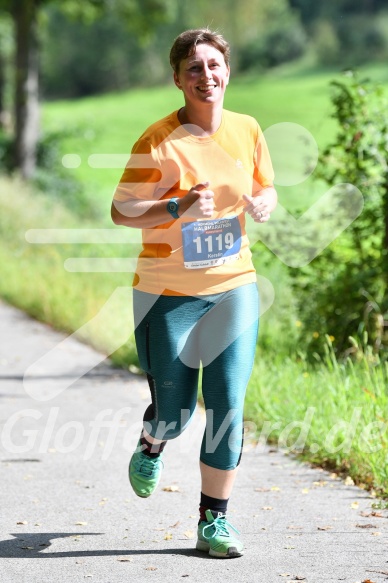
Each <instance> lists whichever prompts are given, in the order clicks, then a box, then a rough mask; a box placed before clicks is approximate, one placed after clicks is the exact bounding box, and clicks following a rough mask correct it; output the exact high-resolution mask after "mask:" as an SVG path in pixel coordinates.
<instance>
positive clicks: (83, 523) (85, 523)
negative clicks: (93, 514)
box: [75, 521, 87, 526]
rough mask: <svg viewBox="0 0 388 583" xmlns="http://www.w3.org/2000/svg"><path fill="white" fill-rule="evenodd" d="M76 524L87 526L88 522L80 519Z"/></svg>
mask: <svg viewBox="0 0 388 583" xmlns="http://www.w3.org/2000/svg"><path fill="white" fill-rule="evenodd" d="M75 525H76V526H86V525H87V522H81V521H79V522H76V523H75Z"/></svg>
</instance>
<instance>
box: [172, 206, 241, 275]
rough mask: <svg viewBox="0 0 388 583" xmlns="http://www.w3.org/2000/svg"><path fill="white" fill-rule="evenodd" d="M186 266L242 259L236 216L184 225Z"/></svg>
mask: <svg viewBox="0 0 388 583" xmlns="http://www.w3.org/2000/svg"><path fill="white" fill-rule="evenodd" d="M182 242H183V256H184V266H185V267H186V268H187V269H201V268H204V267H216V266H217V265H223V264H224V263H227V262H230V261H236V259H238V258H239V252H240V248H241V227H240V223H239V220H238V218H237V217H231V218H228V219H215V220H210V221H197V222H194V223H183V224H182Z"/></svg>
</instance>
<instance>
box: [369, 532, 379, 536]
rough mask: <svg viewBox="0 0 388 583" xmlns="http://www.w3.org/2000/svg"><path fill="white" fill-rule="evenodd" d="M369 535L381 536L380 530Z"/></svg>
mask: <svg viewBox="0 0 388 583" xmlns="http://www.w3.org/2000/svg"><path fill="white" fill-rule="evenodd" d="M371 535H372V536H381V532H372V533H371Z"/></svg>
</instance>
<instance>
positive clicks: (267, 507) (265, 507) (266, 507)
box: [261, 506, 273, 510]
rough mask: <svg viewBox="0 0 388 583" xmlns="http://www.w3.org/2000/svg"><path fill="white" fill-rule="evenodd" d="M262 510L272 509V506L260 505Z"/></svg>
mask: <svg viewBox="0 0 388 583" xmlns="http://www.w3.org/2000/svg"><path fill="white" fill-rule="evenodd" d="M261 509H262V510H273V508H272V506H262V508H261Z"/></svg>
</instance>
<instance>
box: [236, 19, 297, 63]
mask: <svg viewBox="0 0 388 583" xmlns="http://www.w3.org/2000/svg"><path fill="white" fill-rule="evenodd" d="M305 50H306V34H305V32H304V29H303V27H302V26H301V24H300V23H299V22H298V20H297V19H295V18H290V19H289V20H286V21H281V22H280V23H279V24H278V25H276V26H274V27H272V28H270V29H269V30H268V31H267V32H265V33H264V34H263V35H262V36H261V37H257V38H256V39H254V40H253V41H250V42H249V43H247V44H246V45H244V46H243V47H242V48H241V50H240V60H239V65H240V69H241V71H247V70H249V69H260V68H268V67H275V66H276V65H280V64H282V63H286V62H288V61H293V60H295V59H298V58H299V57H301V56H302V55H303V53H304V52H305Z"/></svg>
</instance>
